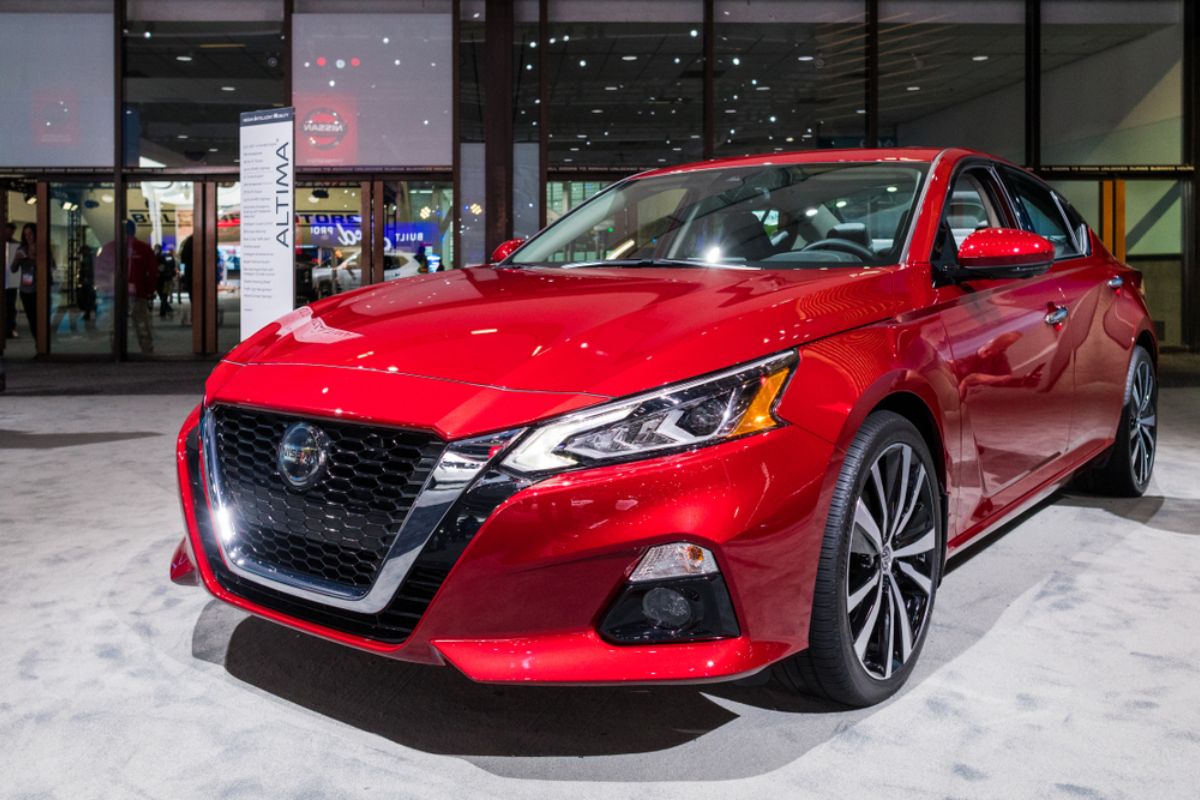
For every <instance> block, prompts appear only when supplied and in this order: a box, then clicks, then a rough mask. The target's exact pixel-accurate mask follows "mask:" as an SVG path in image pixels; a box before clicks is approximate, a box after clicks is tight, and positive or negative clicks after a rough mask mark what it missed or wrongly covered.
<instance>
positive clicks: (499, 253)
mask: <svg viewBox="0 0 1200 800" xmlns="http://www.w3.org/2000/svg"><path fill="white" fill-rule="evenodd" d="M523 244H525V240H524V239H509V240H508V241H507V242H504V243H503V244H501V245H500V246H499V247H497V248H496V249H495V250H493V251H492V257H491V258H489V259H488V263H489V264H499V263H500V262H501V261H503V260H504V259H506V258H508V257H509V256H511V255H512V254H513V252H514V251H515V250H516V249H517V248H518V247H520V246H521V245H523Z"/></svg>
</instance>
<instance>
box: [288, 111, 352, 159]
mask: <svg viewBox="0 0 1200 800" xmlns="http://www.w3.org/2000/svg"><path fill="white" fill-rule="evenodd" d="M347 129H348V126H347V124H346V121H345V120H344V119H342V115H341V114H339V113H338V112H336V111H334V110H333V109H332V108H328V107H322V108H314V109H313V110H312V111H310V112H308V114H307V116H305V117H304V121H303V122H301V123H300V133H302V134H303V135H304V136H306V137H308V143H309V144H311V145H312V146H313V147H315V148H317V149H318V150H332V149H333V148H335V147H337V146H338V143H339V142H341V141H342V137H344V136H345V135H346V131H347Z"/></svg>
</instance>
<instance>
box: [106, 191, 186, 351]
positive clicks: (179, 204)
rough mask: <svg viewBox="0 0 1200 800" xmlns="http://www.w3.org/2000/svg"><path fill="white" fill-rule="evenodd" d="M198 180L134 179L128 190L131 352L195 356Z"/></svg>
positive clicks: (127, 229) (127, 276)
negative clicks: (196, 183)
mask: <svg viewBox="0 0 1200 800" xmlns="http://www.w3.org/2000/svg"><path fill="white" fill-rule="evenodd" d="M195 186H196V185H195V184H194V183H192V182H191V181H173V180H153V181H136V182H132V183H130V185H129V188H128V189H126V194H125V202H126V206H125V208H126V218H125V223H124V224H125V239H126V245H125V269H126V278H127V286H126V287H125V290H126V291H127V292H128V293H129V316H128V328H127V333H126V337H127V338H126V341H127V351H128V352H129V353H130V354H140V355H145V356H149V355H169V356H183V355H191V354H192V353H193V352H194V351H195V337H194V335H193V328H194V327H196V326H198V325H202V323H203V320H202V318H201V319H198V318H197V313H196V312H197V309H198V308H199V307H200V302H201V298H198V297H195V296H193V295H194V284H193V282H192V273H193V271H194V270H195V268H196V266H197V264H198V263H199V262H198V258H199V256H200V255H201V253H199V252H196V248H195V247H194V246H193V244H194V240H193V237H194V234H195V233H196V221H197V219H196V213H195Z"/></svg>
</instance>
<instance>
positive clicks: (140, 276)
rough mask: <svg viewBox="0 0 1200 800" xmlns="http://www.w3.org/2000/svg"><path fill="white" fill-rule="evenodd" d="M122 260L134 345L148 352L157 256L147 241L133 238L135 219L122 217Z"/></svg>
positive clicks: (156, 282) (152, 340) (152, 341)
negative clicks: (126, 279)
mask: <svg viewBox="0 0 1200 800" xmlns="http://www.w3.org/2000/svg"><path fill="white" fill-rule="evenodd" d="M125 238H126V242H127V244H128V247H127V249H126V251H125V252H126V256H127V258H126V264H127V265H128V267H129V307H130V316H131V317H132V319H133V329H134V332H136V333H137V338H138V346H139V347H140V348H141V350H142V352H143V353H145V354H147V355H149V354H151V353H153V352H154V331H153V330H152V329H151V327H150V303H151V301H153V299H154V294H155V291H156V289H157V288H158V258H157V257H156V256H155V255H154V250H153V249H151V247H150V245H148V244H146V243H145V242H143V241H142V240H141V239H139V238H137V223H135V222H134V221H133V220H126V221H125Z"/></svg>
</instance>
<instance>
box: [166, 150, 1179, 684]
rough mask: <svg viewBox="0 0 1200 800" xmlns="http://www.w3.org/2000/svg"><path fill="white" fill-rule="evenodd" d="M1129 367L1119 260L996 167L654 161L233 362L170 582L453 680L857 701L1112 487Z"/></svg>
mask: <svg viewBox="0 0 1200 800" xmlns="http://www.w3.org/2000/svg"><path fill="white" fill-rule="evenodd" d="M1156 359H1157V345H1156V340H1155V335H1154V327H1153V324H1152V323H1151V320H1150V318H1149V314H1148V312H1147V309H1146V305H1145V303H1144V301H1143V297H1142V292H1141V279H1140V275H1139V273H1137V272H1136V271H1134V270H1131V269H1130V268H1128V267H1127V266H1125V265H1124V264H1122V263H1120V262H1119V261H1117V260H1116V259H1115V258H1113V256H1112V255H1110V254H1109V253H1108V252H1107V251H1106V250H1105V248H1104V246H1103V244H1102V243H1101V241H1100V240H1099V239H1098V238H1097V237H1096V236H1095V235H1094V234H1093V233H1092V231H1091V230H1089V228H1088V226H1087V225H1086V224H1085V223H1084V221H1083V220H1082V219H1081V218H1080V215H1079V214H1078V213H1077V212H1076V211H1075V209H1074V208H1072V207H1071V205H1070V203H1068V202H1067V201H1066V200H1065V199H1064V198H1063V197H1062V196H1061V195H1060V194H1058V193H1057V192H1055V191H1054V190H1053V189H1052V188H1050V187H1049V186H1047V185H1046V184H1045V183H1043V182H1042V181H1040V180H1039V179H1037V178H1036V177H1034V176H1033V175H1031V174H1030V173H1028V172H1026V171H1025V170H1023V169H1020V168H1019V167H1016V166H1013V165H1011V164H1008V163H1006V162H1004V161H1003V160H1001V159H997V158H993V157H990V156H987V155H984V154H982V153H977V152H973V151H968V150H962V149H948V150H937V149H890V150H845V151H829V150H827V151H813V152H807V153H796V154H784V155H780V154H775V155H771V156H763V157H745V158H734V159H726V160H720V161H709V162H705V163H700V164H693V165H689V166H682V167H671V168H667V169H660V170H656V171H653V172H647V173H642V174H639V175H636V176H633V177H631V178H628V179H626V180H622V181H619V182H618V183H616V184H614V185H612V186H610V187H609V188H607V189H606V190H604V191H602V192H600V193H599V194H597V195H596V196H595V197H593V198H592V199H591V200H589V201H588V202H586V203H583V204H581V205H580V206H579V207H578V208H576V209H575V210H573V211H572V212H571V213H569V214H567V215H565V216H564V217H562V218H561V219H559V220H558V221H556V222H555V223H554V224H552V225H550V226H549V227H547V228H546V229H545V230H543V231H542V232H540V233H539V234H537V235H536V236H534V237H532V238H531V239H529V240H528V241H524V242H520V241H513V242H507V243H505V244H504V245H502V246H501V247H500V248H499V249H498V250H497V252H496V253H495V254H494V256H493V258H492V263H489V264H487V265H483V266H478V267H472V268H467V269H461V270H454V271H450V272H444V273H435V274H429V275H421V276H417V277H413V278H407V279H402V280H398V281H392V282H388V283H385V284H379V285H373V286H366V287H363V288H361V289H358V290H356V291H353V292H348V293H346V294H343V295H339V296H336V297H331V298H328V299H326V300H323V301H321V302H318V303H314V304H313V305H311V306H306V307H303V308H300V309H297V310H296V311H294V312H292V313H291V314H289V315H287V316H285V317H283V318H281V319H279V320H278V321H276V322H275V323H272V324H270V325H268V326H266V327H265V328H263V329H262V330H260V331H259V332H258V333H257V334H255V335H253V336H252V337H250V338H249V339H247V340H246V341H244V342H243V343H242V344H241V345H240V346H238V347H237V348H235V349H234V350H233V351H232V352H230V353H229V354H228V355H227V356H226V357H225V358H224V360H223V361H221V363H220V365H219V366H218V367H217V368H216V369H215V370H214V372H213V373H212V376H211V377H210V378H209V380H208V383H207V386H206V390H205V396H204V398H203V402H202V403H201V404H200V405H199V406H198V407H197V408H196V409H195V410H194V411H193V412H192V414H191V415H190V416H189V417H188V419H187V421H186V422H185V423H184V425H183V429H182V430H181V432H180V435H179V439H178V458H177V466H178V476H179V487H180V492H181V495H182V501H183V509H184V515H185V522H186V536H185V537H184V539H183V541H182V542H181V543H180V546H179V548H178V549H177V551H176V552H175V555H174V558H173V561H172V563H171V575H172V577H173V578H174V579H175V580H176V581H177V582H180V583H193V584H200V585H203V586H204V587H205V588H206V589H207V590H208V591H209V592H211V593H212V594H213V595H215V596H216V597H218V598H220V599H221V600H224V601H226V602H228V603H231V604H233V605H235V606H237V607H239V608H242V609H245V610H246V611H248V612H251V613H253V614H257V615H259V616H262V617H265V618H267V619H270V620H274V621H275V622H278V623H280V624H283V625H287V626H291V627H293V628H296V629H298V630H302V631H305V632H308V633H311V634H314V635H317V636H322V637H325V638H327V639H331V640H334V641H337V642H341V643H343V644H346V645H349V646H352V647H357V648H360V649H362V650H365V651H369V652H372V653H377V654H380V655H383V656H388V657H392V658H398V659H404V660H408V661H417V662H424V663H428V664H440V665H450V666H452V667H454V668H456V669H458V670H461V671H462V672H463V673H464V674H466V675H467V676H468V677H470V678H472V679H474V680H477V681H485V682H531V683H572V684H579V683H585V684H586V683H630V682H632V683H650V682H704V681H716V680H728V679H734V678H738V677H742V676H747V675H750V674H753V673H756V672H759V671H761V670H764V669H766V668H768V667H773V668H774V669H775V671H776V674H777V675H778V677H779V679H780V680H781V681H783V682H784V683H785V684H787V685H788V686H790V687H792V688H794V689H796V690H798V691H806V692H810V693H815V694H818V695H821V696H824V697H827V698H830V699H832V700H835V701H838V702H840V703H845V704H849V705H867V704H871V703H876V702H879V701H880V700H883V699H884V698H886V697H888V696H890V695H891V694H893V693H894V692H896V691H897V690H898V689H899V688H900V687H901V686H902V685H903V684H904V682H905V680H906V679H907V678H908V677H909V675H910V674H911V672H912V670H913V666H914V664H915V663H916V661H917V659H918V656H919V655H920V653H921V649H922V645H923V644H924V642H925V639H926V637H927V636H929V635H930V633H931V624H932V622H931V621H932V619H933V610H934V601H935V598H936V596H937V592H938V587H939V585H940V584H941V582H942V579H943V575H944V574H945V569H946V563H947V559H950V558H953V557H954V556H955V555H956V554H958V553H961V552H962V551H963V550H964V548H966V547H968V546H969V545H971V544H972V543H974V542H977V541H978V540H980V539H981V538H982V537H984V536H986V535H987V534H988V533H989V532H992V531H995V530H996V528H997V527H998V526H1000V525H1002V524H1003V523H1004V522H1005V521H1007V520H1010V519H1012V518H1013V517H1014V515H1016V514H1018V513H1020V512H1022V511H1023V510H1025V509H1028V508H1029V507H1030V506H1031V505H1033V504H1035V503H1037V502H1038V501H1039V500H1041V499H1042V498H1044V497H1046V496H1047V495H1048V494H1050V493H1052V492H1054V491H1055V490H1056V489H1057V488H1059V487H1061V486H1063V485H1064V484H1065V483H1067V482H1069V481H1076V482H1077V483H1078V484H1082V485H1084V486H1085V487H1086V488H1088V489H1089V490H1091V491H1094V492H1099V493H1106V494H1111V495H1122V496H1134V495H1139V494H1141V493H1142V492H1144V491H1145V489H1146V487H1147V485H1148V484H1149V482H1150V480H1151V472H1152V470H1153V467H1154V455H1155V443H1156V435H1157V417H1156V411H1155V408H1156V401H1157V384H1156V372H1155V367H1156ZM950 579H951V580H953V578H950ZM934 635H936V632H934Z"/></svg>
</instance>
